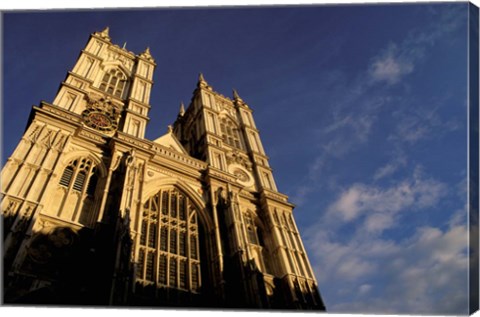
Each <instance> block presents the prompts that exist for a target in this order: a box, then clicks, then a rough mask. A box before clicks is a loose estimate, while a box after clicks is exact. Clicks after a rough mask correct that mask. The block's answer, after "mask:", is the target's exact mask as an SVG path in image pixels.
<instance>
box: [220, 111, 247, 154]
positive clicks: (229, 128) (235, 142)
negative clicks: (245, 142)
mask: <svg viewBox="0 0 480 317" xmlns="http://www.w3.org/2000/svg"><path fill="white" fill-rule="evenodd" d="M220 130H221V132H222V139H223V142H225V143H227V144H228V145H230V146H233V147H236V148H239V149H242V148H243V147H242V142H241V141H240V134H239V133H238V129H237V127H236V125H235V124H234V123H233V121H232V120H230V119H228V118H222V119H221V120H220Z"/></svg>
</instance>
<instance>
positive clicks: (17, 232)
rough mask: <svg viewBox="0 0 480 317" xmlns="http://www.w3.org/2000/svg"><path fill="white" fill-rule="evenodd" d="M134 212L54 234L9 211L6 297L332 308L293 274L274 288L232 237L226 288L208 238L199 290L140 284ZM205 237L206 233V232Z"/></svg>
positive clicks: (51, 302)
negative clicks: (217, 278) (216, 277)
mask: <svg viewBox="0 0 480 317" xmlns="http://www.w3.org/2000/svg"><path fill="white" fill-rule="evenodd" d="M112 207H116V206H115V205H112ZM113 210H114V209H113ZM117 210H118V209H117ZM128 214H129V213H128V212H126V213H125V215H127V216H125V217H120V216H118V214H117V216H116V217H115V216H114V215H113V214H111V215H110V216H109V217H110V218H109V219H110V221H109V223H108V224H107V223H105V224H102V223H99V224H98V226H97V228H96V229H88V228H81V229H79V230H75V229H72V228H70V227H65V226H64V227H60V226H57V227H54V229H52V230H51V231H49V232H48V233H36V234H33V235H32V236H31V237H28V236H27V235H26V234H25V232H26V228H27V227H28V221H24V224H21V222H19V220H16V219H13V218H12V217H5V218H4V217H2V220H3V229H4V240H5V239H10V241H13V242H14V243H11V244H10V245H12V247H11V248H9V250H4V251H6V252H5V253H4V254H5V256H4V279H3V281H4V285H3V287H4V292H3V294H4V298H3V302H4V304H7V305H19V306H27V305H45V306H102V307H104V306H114V307H132V306H135V307H167V308H168V307H176V308H227V309H237V310H259V309H279V310H296V309H312V310H324V309H325V308H324V306H323V303H322V301H321V298H320V296H319V294H318V291H317V290H316V289H313V290H311V291H310V292H302V291H301V288H300V287H299V285H298V284H294V287H293V289H292V286H291V281H290V282H289V279H288V277H285V278H283V279H281V278H274V277H273V276H270V278H271V279H270V281H269V283H270V284H271V285H272V286H273V287H271V289H267V287H266V285H267V284H268V283H266V275H265V274H264V273H262V272H261V271H260V269H259V268H258V267H257V265H256V263H255V261H253V260H251V261H244V259H245V257H244V256H243V254H242V252H231V251H232V250H231V249H229V246H228V245H226V244H225V245H223V249H224V252H225V251H227V252H226V253H224V254H230V255H229V256H224V258H223V261H224V271H223V272H221V276H222V289H221V290H218V289H217V290H215V289H214V287H213V285H212V284H211V277H212V275H213V274H214V273H212V267H210V264H211V263H210V262H209V260H208V256H207V255H206V254H207V252H206V250H205V249H204V248H206V247H207V246H206V245H205V244H201V250H200V251H201V252H200V255H201V256H202V258H201V263H202V268H201V270H202V276H203V277H204V278H203V279H202V286H201V288H200V289H199V290H198V292H196V293H193V292H188V291H182V290H179V289H175V288H167V287H156V286H155V285H142V284H140V283H135V281H134V277H135V263H134V261H133V257H132V253H133V252H132V247H133V240H132V237H131V236H130V230H129V227H130V219H129V217H128ZM114 219H116V220H114ZM222 220H223V219H222ZM15 221H16V222H15ZM19 223H20V224H21V225H19ZM200 228H201V227H200ZM222 231H223V230H222ZM202 236H203V238H205V236H204V232H201V237H202ZM22 241H24V242H22ZM23 243H24V244H25V245H23Z"/></svg>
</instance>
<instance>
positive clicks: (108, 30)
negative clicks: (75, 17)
mask: <svg viewBox="0 0 480 317" xmlns="http://www.w3.org/2000/svg"><path fill="white" fill-rule="evenodd" d="M109 32H110V28H109V27H108V26H107V27H106V28H104V29H103V31H102V32H101V33H102V34H103V35H106V36H109V34H108V33H109Z"/></svg>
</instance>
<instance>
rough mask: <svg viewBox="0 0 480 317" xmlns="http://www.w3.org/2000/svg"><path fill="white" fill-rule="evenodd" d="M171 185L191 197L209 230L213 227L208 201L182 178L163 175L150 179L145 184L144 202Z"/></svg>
mask: <svg viewBox="0 0 480 317" xmlns="http://www.w3.org/2000/svg"><path fill="white" fill-rule="evenodd" d="M169 186H172V187H177V188H178V189H179V190H180V191H182V192H184V194H185V195H187V196H188V197H189V198H190V199H191V201H192V203H193V204H194V205H195V206H196V208H197V209H198V210H199V211H200V217H201V220H202V221H203V223H204V225H205V226H206V229H207V230H208V231H210V230H211V229H213V219H211V218H210V216H209V215H208V214H207V213H206V212H205V209H206V203H205V201H204V199H203V198H202V196H200V194H198V193H197V192H196V191H195V190H194V189H193V188H192V187H191V186H190V185H188V184H187V183H186V182H184V181H182V180H179V179H176V178H170V177H161V178H154V179H152V180H150V181H148V182H147V183H146V184H145V190H144V195H143V201H142V204H145V202H146V201H147V199H148V198H149V197H151V196H152V195H154V194H156V193H157V192H158V191H159V190H160V189H162V188H165V187H169Z"/></svg>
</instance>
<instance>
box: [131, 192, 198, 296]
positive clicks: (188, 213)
mask: <svg viewBox="0 0 480 317" xmlns="http://www.w3.org/2000/svg"><path fill="white" fill-rule="evenodd" d="M141 218H142V219H141V233H140V241H139V244H140V245H139V252H138V259H137V270H136V277H137V279H138V280H140V281H142V282H143V283H144V284H145V285H152V284H153V285H158V286H160V287H171V288H176V289H181V290H185V291H191V292H198V291H199V288H200V285H201V279H200V254H199V239H198V212H197V211H196V209H195V207H194V205H193V204H192V202H191V201H190V199H189V198H188V197H187V196H185V195H184V194H183V193H182V192H180V191H179V190H177V189H176V188H168V189H162V190H160V191H159V192H158V193H157V194H155V195H153V196H152V197H150V198H149V199H148V200H147V202H146V203H145V204H144V206H143V212H142V217H141Z"/></svg>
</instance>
